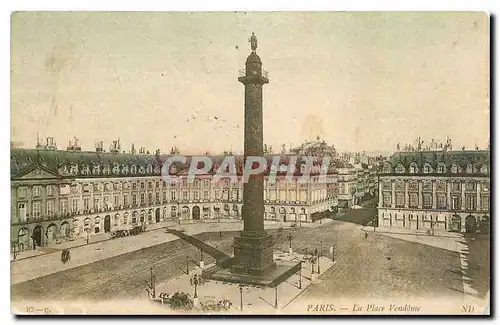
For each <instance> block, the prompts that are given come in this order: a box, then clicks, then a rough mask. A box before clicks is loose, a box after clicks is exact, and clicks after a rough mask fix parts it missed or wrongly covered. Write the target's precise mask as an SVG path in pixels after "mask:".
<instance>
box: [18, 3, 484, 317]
mask: <svg viewBox="0 0 500 325" xmlns="http://www.w3.org/2000/svg"><path fill="white" fill-rule="evenodd" d="M489 126H490V17H489V15H488V14H487V13H484V12H15V13H13V14H12V16H11V133H10V134H11V147H10V177H11V184H10V186H11V212H10V215H11V218H10V229H11V231H10V244H11V247H10V251H11V261H10V266H11V279H10V281H11V287H10V288H11V306H12V312H13V313H15V314H19V315H103V314H113V315H123V314H137V315H151V314H158V315H162V314H163V315H171V314H178V315H181V314H183V315H188V314H198V315H209V314H210V315H216V314H230V315H311V316H313V315H332V316H334V315H489V313H490V309H489V306H490V264H491V261H490V260H491V258H490V243H491V239H490V199H491V194H490V185H491V183H490V173H491V164H490V140H489V139H490V127H489Z"/></svg>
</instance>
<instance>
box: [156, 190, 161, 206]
mask: <svg viewBox="0 0 500 325" xmlns="http://www.w3.org/2000/svg"><path fill="white" fill-rule="evenodd" d="M155 199H156V203H157V204H158V203H160V192H156V193H155Z"/></svg>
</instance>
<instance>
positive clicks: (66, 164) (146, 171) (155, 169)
mask: <svg viewBox="0 0 500 325" xmlns="http://www.w3.org/2000/svg"><path fill="white" fill-rule="evenodd" d="M275 156H279V157H280V165H281V164H286V165H288V164H289V163H290V162H292V160H291V157H297V162H296V169H295V170H296V173H295V174H300V165H302V164H303V162H304V160H303V156H294V155H268V156H266V157H265V158H266V160H267V162H268V166H270V165H271V163H272V161H273V158H274V157H275ZM171 157H173V155H155V154H149V155H148V154H130V153H111V152H93V151H63V150H45V149H44V150H39V149H23V148H12V149H11V178H15V177H16V176H17V175H19V174H22V173H24V172H25V171H26V170H28V169H29V168H33V166H34V165H37V166H43V167H44V168H46V169H47V170H50V171H52V172H54V173H57V174H59V175H61V176H72V177H106V176H109V177H120V176H125V175H129V176H153V175H158V176H160V175H161V167H162V166H163V163H164V162H165V161H166V160H167V159H168V158H171ZM234 157H235V162H236V166H237V172H238V174H240V173H241V171H242V167H243V166H244V164H243V156H242V155H237V156H234ZM208 158H210V159H211V161H212V163H213V166H212V169H211V170H210V171H209V174H212V173H214V172H215V171H216V170H217V168H218V166H220V165H221V164H222V162H223V160H224V158H226V156H209V157H208ZM313 158H314V162H313V165H315V166H320V165H321V163H322V157H313ZM191 159H192V156H186V162H185V163H182V162H174V163H173V164H172V165H173V166H175V168H171V169H170V174H179V173H181V172H182V171H185V170H187V169H188V168H189V165H190V163H191ZM97 166H99V169H98V170H99V171H98V172H97V174H96V173H94V171H93V169H94V168H97ZM105 166H108V167H109V169H110V170H108V171H107V172H106V174H103V173H102V172H101V168H102V167H105ZM132 166H135V167H136V168H137V169H141V170H140V172H137V173H135V174H133V175H132V174H131V173H130V172H128V170H129V169H130V168H131V167H132ZM73 167H77V169H78V171H77V172H76V173H72V172H71V168H73ZM199 167H200V168H201V167H202V166H201V165H200V166H199ZM330 167H331V168H333V167H334V166H333V164H330ZM84 168H88V169H89V170H90V171H89V170H86V171H85V172H83V171H82V170H83V169H84ZM114 168H116V169H114ZM124 169H126V170H127V172H123V170H124ZM115 170H116V171H117V173H115ZM279 174H280V172H278V175H279Z"/></svg>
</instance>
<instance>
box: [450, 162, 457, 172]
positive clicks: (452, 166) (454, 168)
mask: <svg viewBox="0 0 500 325" xmlns="http://www.w3.org/2000/svg"><path fill="white" fill-rule="evenodd" d="M451 172H452V173H453V174H456V173H458V165H457V164H453V165H451Z"/></svg>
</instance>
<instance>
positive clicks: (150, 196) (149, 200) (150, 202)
mask: <svg viewBox="0 0 500 325" xmlns="http://www.w3.org/2000/svg"><path fill="white" fill-rule="evenodd" d="M152 203H153V193H151V192H149V193H148V204H152Z"/></svg>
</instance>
